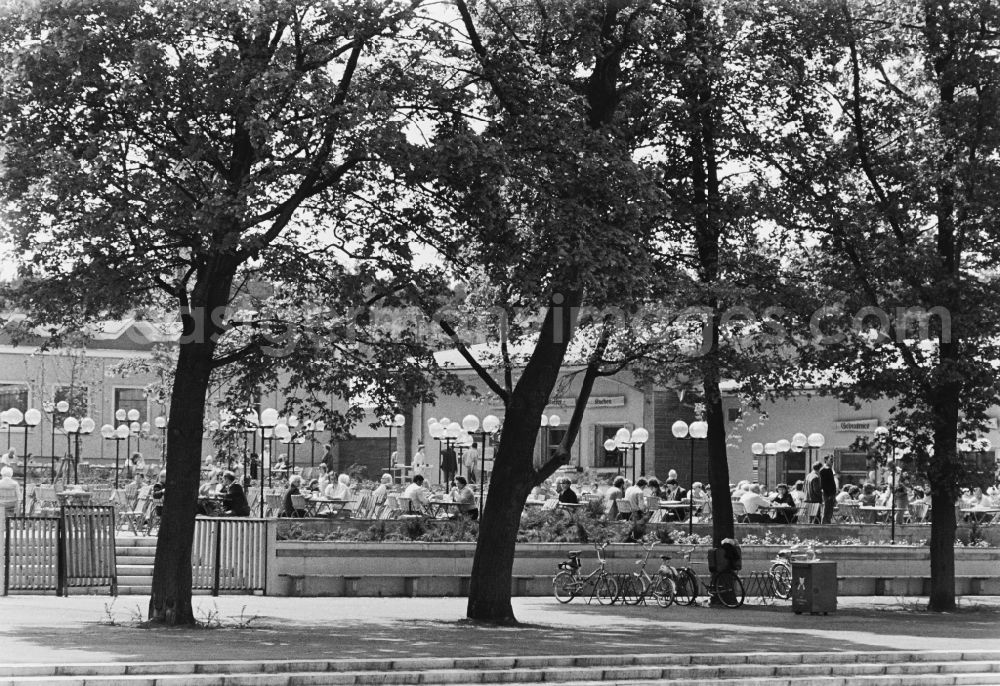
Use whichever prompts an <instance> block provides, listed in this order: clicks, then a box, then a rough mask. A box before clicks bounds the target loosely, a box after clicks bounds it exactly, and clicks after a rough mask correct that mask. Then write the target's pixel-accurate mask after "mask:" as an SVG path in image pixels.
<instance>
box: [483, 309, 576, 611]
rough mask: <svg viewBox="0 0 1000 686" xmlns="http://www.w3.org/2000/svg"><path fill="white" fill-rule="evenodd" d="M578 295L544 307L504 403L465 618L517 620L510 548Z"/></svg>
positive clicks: (532, 481)
mask: <svg viewBox="0 0 1000 686" xmlns="http://www.w3.org/2000/svg"><path fill="white" fill-rule="evenodd" d="M581 296H582V294H581V293H579V292H575V293H570V294H568V295H567V296H566V298H565V300H564V301H563V302H562V304H561V305H559V306H553V307H550V308H549V310H548V312H547V313H546V315H545V321H544V323H543V324H542V330H541V332H540V333H539V336H538V343H537V344H536V346H535V350H534V352H533V353H532V355H531V359H530V360H528V364H527V365H526V366H525V368H524V373H523V374H522V375H521V378H520V379H519V380H518V382H517V385H516V386H514V390H513V392H512V393H511V396H510V401H509V402H508V404H507V410H506V413H505V415H504V422H503V432H502V434H501V436H500V445H499V446H498V448H497V453H496V455H495V456H494V462H493V474H492V476H491V477H490V487H489V494H488V496H487V498H486V507H485V508H484V510H483V519H482V521H481V522H480V523H479V540H478V541H477V542H476V554H475V558H474V559H473V561H472V578H471V583H470V584H469V604H468V608H467V610H466V615H467V616H468V617H469V618H470V619H476V620H481V621H486V622H495V623H499V624H512V623H515V622H516V618H515V617H514V610H513V608H512V607H511V604H510V597H511V580H512V575H513V570H514V548H515V545H516V543H517V532H518V528H519V526H520V523H521V512H522V511H523V509H524V503H525V501H526V500H527V499H528V494H529V493H530V492H531V489H532V487H533V486H534V484H535V477H536V472H535V470H534V467H533V466H532V457H533V452H534V446H535V439H536V438H537V436H538V429H539V426H540V424H539V417H541V415H542V412H544V411H545V405H546V404H547V403H548V400H549V396H550V395H551V394H552V389H553V387H554V386H555V384H556V381H557V380H558V378H559V369H560V367H561V366H562V362H563V358H564V357H565V356H566V348H567V347H568V345H569V341H570V339H571V338H572V336H573V329H574V327H575V325H576V317H577V315H578V310H579V305H580V302H581Z"/></svg>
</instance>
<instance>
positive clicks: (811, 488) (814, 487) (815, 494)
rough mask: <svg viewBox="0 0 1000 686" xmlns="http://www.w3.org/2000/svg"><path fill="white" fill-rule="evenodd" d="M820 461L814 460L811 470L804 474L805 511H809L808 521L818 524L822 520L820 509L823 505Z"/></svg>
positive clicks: (821, 465)
mask: <svg viewBox="0 0 1000 686" xmlns="http://www.w3.org/2000/svg"><path fill="white" fill-rule="evenodd" d="M822 468H823V463H822V462H816V463H814V464H813V466H812V471H811V472H809V474H807V475H806V484H805V485H806V511H807V512H808V513H809V523H810V524H819V523H820V521H822V518H821V513H820V509H821V508H822V507H823V485H822V482H821V481H820V478H819V470H821V469H822Z"/></svg>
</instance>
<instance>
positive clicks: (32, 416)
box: [24, 408, 42, 426]
mask: <svg viewBox="0 0 1000 686" xmlns="http://www.w3.org/2000/svg"><path fill="white" fill-rule="evenodd" d="M41 421H42V413H41V412H39V411H38V410H36V409H35V408H31V409H29V410H28V411H27V412H25V413H24V423H25V424H27V425H28V426H38V425H39V424H40V423H41Z"/></svg>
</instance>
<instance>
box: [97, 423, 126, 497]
mask: <svg viewBox="0 0 1000 686" xmlns="http://www.w3.org/2000/svg"><path fill="white" fill-rule="evenodd" d="M120 428H122V429H124V431H122V432H121V434H119V433H118V430H117V429H115V427H113V426H111V425H110V424H105V425H104V426H102V427H101V436H103V437H104V440H106V441H114V442H115V488H118V474H119V472H120V471H121V447H122V441H123V440H125V439H126V438H127V437H128V427H126V426H124V425H122V426H121V427H120Z"/></svg>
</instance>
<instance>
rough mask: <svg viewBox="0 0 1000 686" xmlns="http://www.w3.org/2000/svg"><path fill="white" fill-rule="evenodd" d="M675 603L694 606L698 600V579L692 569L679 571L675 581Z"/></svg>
mask: <svg viewBox="0 0 1000 686" xmlns="http://www.w3.org/2000/svg"><path fill="white" fill-rule="evenodd" d="M674 591H675V597H674V602H675V603H677V604H678V605H694V602H695V601H696V600H697V599H698V577H696V576H695V574H694V572H692V571H691V570H690V569H686V568H685V569H680V570H678V571H677V578H676V579H674Z"/></svg>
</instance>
